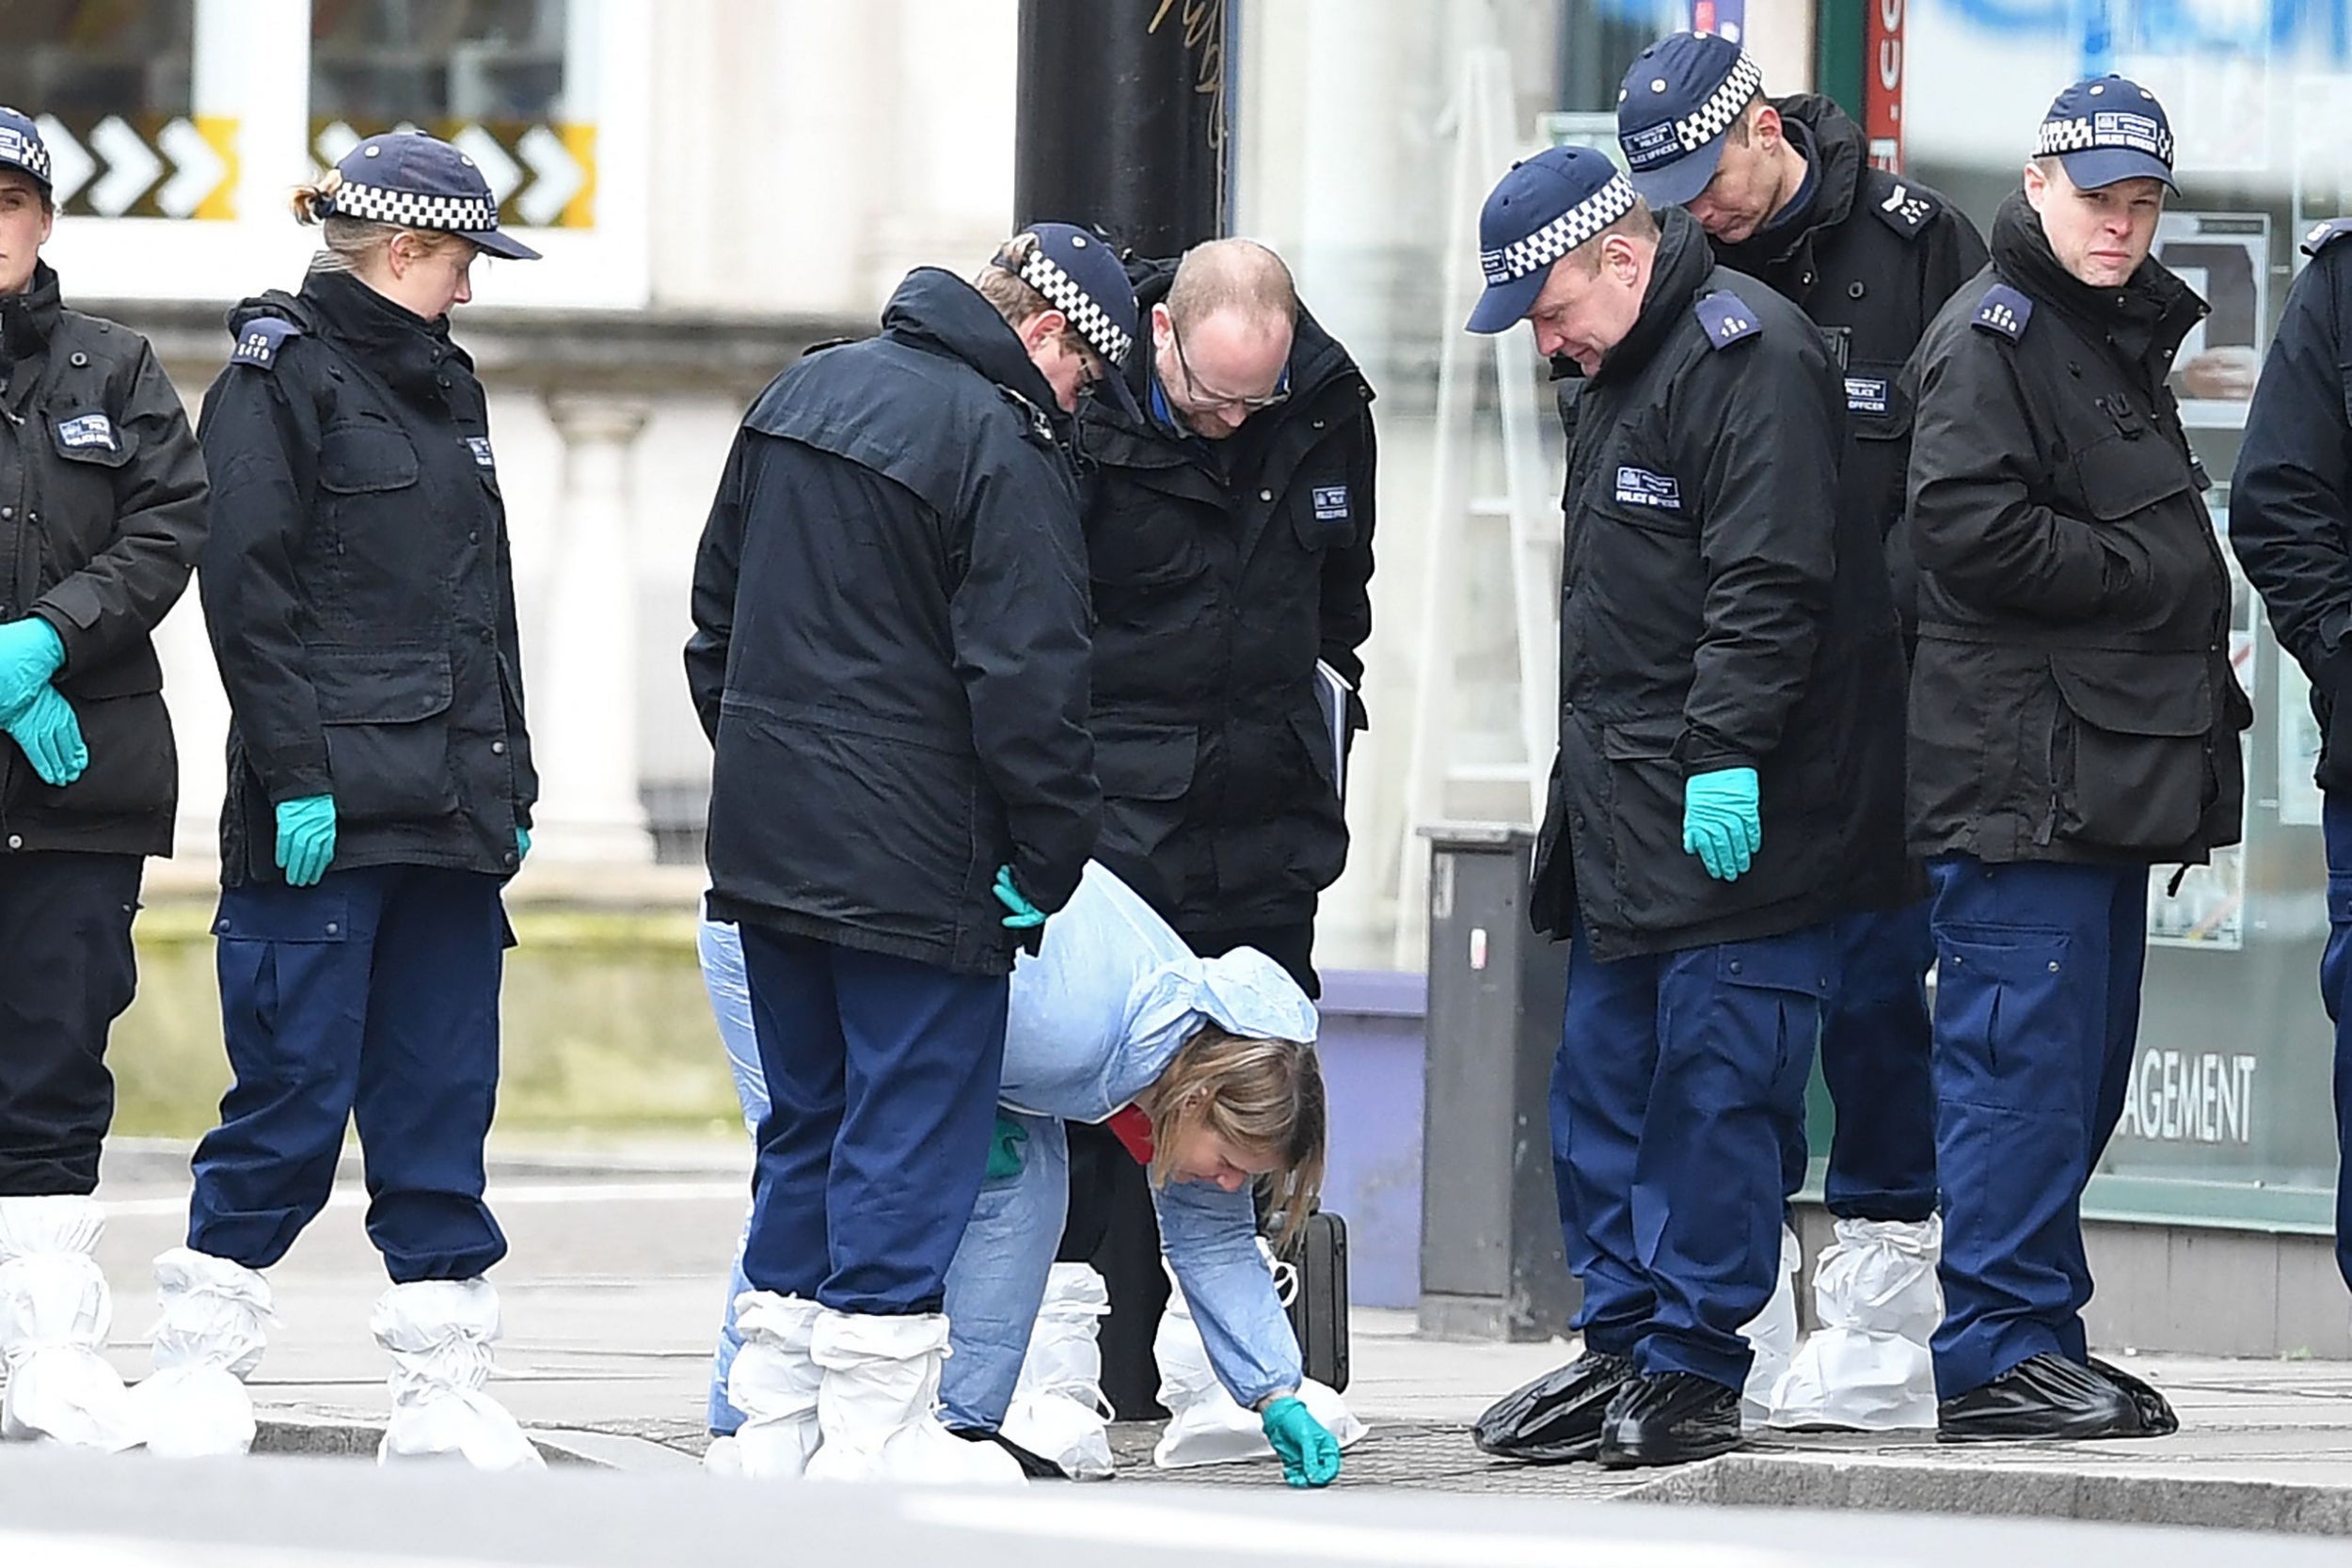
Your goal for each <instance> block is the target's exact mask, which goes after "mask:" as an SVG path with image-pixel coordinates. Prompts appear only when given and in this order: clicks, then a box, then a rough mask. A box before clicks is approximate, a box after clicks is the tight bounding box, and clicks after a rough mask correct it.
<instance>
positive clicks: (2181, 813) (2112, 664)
mask: <svg viewBox="0 0 2352 1568" xmlns="http://www.w3.org/2000/svg"><path fill="white" fill-rule="evenodd" d="M2050 674H2051V677H2052V678H2053V679H2054V680H2055V681H2056V682H2057V683H2058V701H2059V705H2058V719H2057V726H2056V733H2055V735H2054V736H2052V740H2051V767H2050V775H2051V779H2052V781H2053V782H2054V784H2055V787H2056V790H2057V794H2058V812H2057V820H2056V822H2055V824H2054V832H2055V833H2056V836H2058V837H2059V838H2061V839H2067V840H2072V841H2074V842H2078V843H2083V844H2090V845H2097V846H2100V847H2106V848H2116V849H2149V850H2160V849H2169V848H2172V847H2177V846H2180V845H2184V844H2186V843H2188V842H2189V841H2190V840H2191V839H2193V838H2195V837H2196V835H2197V825H2198V822H2199V820H2200V818H2201V817H2202V816H2203V815H2204V809H2205V803H2206V801H2207V800H2209V799H2210V798H2211V793H2212V790H2213V788H2214V784H2213V780H2212V777H2211V772H2212V769H2211V767H2210V762H2209V759H2208V756H2207V752H2208V750H2209V749H2210V747H2211V745H2212V739H2213V727H2214V705H2213V688H2212V686H2211V684H2210V682H2209V680H2208V678H2207V672H2206V660H2205V656H2204V655H2202V654H2194V653H2175V654H2137V653H2104V652H2090V651H2087V650H2073V651H2068V652H2062V653H2054V654H2052V655H2051V656H2050Z"/></svg>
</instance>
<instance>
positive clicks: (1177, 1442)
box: [1152, 1237, 1371, 1470]
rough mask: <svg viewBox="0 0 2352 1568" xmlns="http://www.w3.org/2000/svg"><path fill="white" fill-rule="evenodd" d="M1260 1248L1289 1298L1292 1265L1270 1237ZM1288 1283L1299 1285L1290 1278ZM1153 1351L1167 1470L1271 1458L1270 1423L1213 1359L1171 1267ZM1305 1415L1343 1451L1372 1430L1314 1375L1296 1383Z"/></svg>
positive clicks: (1161, 1458) (1159, 1450)
mask: <svg viewBox="0 0 2352 1568" xmlns="http://www.w3.org/2000/svg"><path fill="white" fill-rule="evenodd" d="M1258 1250H1259V1252H1260V1254H1261V1255H1263V1256H1264V1258H1265V1259H1266V1265H1267V1267H1268V1268H1269V1269H1271V1270H1272V1271H1273V1274H1274V1278H1275V1292H1276V1294H1277V1296H1278V1297H1286V1295H1287V1291H1286V1289H1285V1283H1284V1275H1287V1274H1290V1273H1291V1271H1290V1270H1289V1268H1288V1266H1287V1265H1282V1264H1277V1263H1275V1261H1274V1259H1273V1255H1272V1252H1271V1249H1269V1248H1268V1247H1267V1245H1266V1243H1265V1239H1264V1238H1263V1237H1260V1238H1259V1241H1258ZM1288 1288H1289V1289H1295V1288H1296V1286H1295V1275H1294V1276H1293V1277H1292V1280H1291V1282H1290V1285H1289V1287H1288ZM1152 1359H1154V1360H1156V1361H1157V1362H1158V1363H1159V1365H1160V1402H1161V1403H1162V1404H1164V1405H1166V1406H1168V1425H1167V1427H1166V1428H1165V1429H1164V1430H1163V1431H1162V1432H1161V1433H1160V1440H1159V1443H1158V1445H1157V1446H1156V1447H1154V1448H1153V1449H1152V1465H1155V1466H1156V1467H1158V1468H1159V1469H1163V1470H1189V1469H1192V1468H1194V1467H1196V1466H1198V1465H1231V1464H1234V1463H1236V1462H1239V1461H1241V1460H1248V1459H1269V1460H1270V1459H1272V1458H1274V1457H1275V1453H1274V1445H1273V1444H1272V1443H1270V1442H1268V1441H1266V1434H1265V1424H1264V1422H1263V1421H1261V1420H1260V1419H1259V1418H1258V1414H1257V1412H1255V1411H1253V1410H1245V1409H1243V1408H1242V1406H1241V1403H1240V1402H1239V1401H1237V1400H1235V1399H1234V1398H1233V1396H1232V1393H1231V1392H1229V1391H1228V1390H1227V1388H1226V1386H1225V1385H1224V1384H1222V1383H1220V1382H1219V1381H1217V1375H1216V1369H1215V1368H1214V1367H1212V1366H1210V1365H1209V1347H1208V1346H1207V1345H1206V1344H1205V1343H1203V1342H1202V1340H1201V1338H1200V1324H1198V1323H1194V1322H1193V1321H1192V1304H1191V1303H1189V1302H1187V1301H1186V1300H1185V1299H1184V1287H1183V1286H1181V1285H1179V1284H1177V1283H1176V1275H1175V1273H1174V1271H1173V1270H1170V1271H1169V1273H1168V1310H1167V1311H1165V1312H1163V1313H1161V1314H1160V1326H1159V1331H1158V1332H1157V1333H1156V1334H1154V1335H1153V1336H1152ZM1298 1398H1299V1402H1301V1403H1303V1404H1305V1405H1306V1407H1307V1414H1309V1415H1310V1416H1312V1417H1313V1418H1315V1419H1316V1420H1318V1421H1320V1422H1322V1423H1323V1425H1324V1429H1325V1430H1326V1431H1327V1432H1329V1433H1331V1435H1332V1437H1333V1438H1335V1439H1336V1440H1337V1441H1338V1443H1339V1445H1340V1447H1341V1448H1342V1449H1346V1448H1349V1447H1350V1446H1352V1445H1353V1444H1355V1443H1356V1442H1358V1441H1359V1439H1361V1438H1362V1436H1363V1435H1364V1433H1366V1432H1367V1431H1369V1430H1371V1429H1370V1428H1368V1427H1366V1426H1365V1425H1364V1423H1363V1422H1362V1421H1360V1420H1359V1419H1358V1418H1357V1417H1356V1413H1355V1412H1354V1411H1352V1410H1350V1409H1348V1408H1347V1402H1346V1401H1345V1400H1343V1399H1342V1398H1341V1397H1340V1395H1339V1391H1338V1390H1337V1389H1334V1388H1332V1387H1329V1386H1327V1385H1325V1384H1321V1383H1317V1382H1315V1381H1314V1380H1313V1379H1312V1378H1309V1379H1307V1380H1306V1381H1305V1382H1303V1383H1301V1384H1300V1385H1299V1387H1298Z"/></svg>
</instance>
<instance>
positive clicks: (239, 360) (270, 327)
mask: <svg viewBox="0 0 2352 1568" xmlns="http://www.w3.org/2000/svg"><path fill="white" fill-rule="evenodd" d="M301 336H302V328H300V327H299V326H296V325H294V323H292V322H290V321H288V320H286V319H285V318H284V317H283V316H256V317H254V318H253V319H252V320H251V321H249V322H247V323H246V324H245V325H244V327H243V328H242V329H240V330H239V332H238V333H237V351H236V352H235V353H234V354H231V355H230V356H229V362H230V364H232V365H258V366H260V367H261V368H262V370H265V371H269V370H276V369H277V368H278V351H279V350H280V349H281V348H283V347H284V346H285V342H286V340H287V339H289V338H299V337H301Z"/></svg>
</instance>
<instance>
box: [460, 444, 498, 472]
mask: <svg viewBox="0 0 2352 1568" xmlns="http://www.w3.org/2000/svg"><path fill="white" fill-rule="evenodd" d="M466 446H467V448H468V449H469V451H472V453H473V460H474V466H475V467H480V468H495V467H498V465H497V464H496V463H494V462H492V461H491V460H490V438H489V437H488V436H467V437H466Z"/></svg>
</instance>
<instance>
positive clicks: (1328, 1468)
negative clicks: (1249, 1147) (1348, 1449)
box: [1258, 1394, 1340, 1486]
mask: <svg viewBox="0 0 2352 1568" xmlns="http://www.w3.org/2000/svg"><path fill="white" fill-rule="evenodd" d="M1258 1422H1259V1424H1260V1425H1262V1426H1263V1427H1264V1428H1265V1440H1266V1441H1267V1442H1269V1443H1271V1444H1273V1445H1274V1451H1275V1452H1276V1453H1277V1454H1279V1455H1280V1456H1281V1460H1282V1479H1283V1480H1284V1481H1289V1482H1290V1483H1291V1484H1292V1485H1293V1486H1328V1485H1330V1484H1331V1483H1332V1482H1333V1481H1337V1480H1339V1479H1340V1440H1339V1439H1338V1438H1336V1437H1334V1436H1332V1435H1331V1433H1330V1429H1329V1428H1327V1427H1326V1426H1325V1425H1324V1424H1323V1423H1322V1422H1321V1421H1318V1420H1316V1419H1315V1418H1314V1416H1313V1414H1312V1413H1311V1411H1309V1410H1308V1408H1307V1406H1306V1405H1305V1404H1304V1403H1303V1402H1300V1400H1299V1398H1298V1396H1297V1395H1295V1394H1285V1395H1283V1396H1282V1397H1281V1398H1280V1399H1279V1400H1276V1401H1275V1402H1273V1403H1272V1404H1269V1405H1267V1406H1266V1407H1265V1409H1264V1411H1263V1413H1261V1414H1260V1416H1259V1417H1258Z"/></svg>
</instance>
